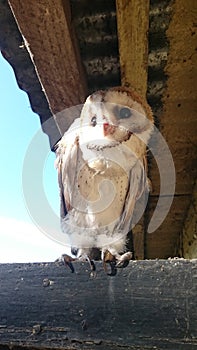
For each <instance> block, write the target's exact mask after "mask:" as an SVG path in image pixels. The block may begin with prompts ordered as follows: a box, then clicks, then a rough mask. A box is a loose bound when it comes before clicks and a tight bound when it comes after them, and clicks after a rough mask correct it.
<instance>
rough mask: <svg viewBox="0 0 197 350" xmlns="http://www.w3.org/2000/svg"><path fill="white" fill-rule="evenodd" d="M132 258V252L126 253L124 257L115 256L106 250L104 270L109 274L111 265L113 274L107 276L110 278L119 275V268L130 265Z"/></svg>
mask: <svg viewBox="0 0 197 350" xmlns="http://www.w3.org/2000/svg"><path fill="white" fill-rule="evenodd" d="M131 258H132V253H131V252H126V253H124V254H122V255H120V254H115V255H113V254H112V253H111V252H110V251H109V250H106V251H105V253H104V257H103V266H104V270H105V271H106V272H107V265H106V264H109V265H110V268H111V272H110V273H108V272H107V274H108V275H109V276H115V275H116V274H117V268H124V267H126V266H127V265H128V264H129V261H130V260H131Z"/></svg>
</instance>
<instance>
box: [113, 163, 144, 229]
mask: <svg viewBox="0 0 197 350" xmlns="http://www.w3.org/2000/svg"><path fill="white" fill-rule="evenodd" d="M148 192H149V183H148V178H147V176H146V159H145V158H144V159H137V161H136V162H135V164H134V166H133V167H132V168H131V170H130V173H129V184H128V190H127V194H126V198H125V204H124V208H123V212H122V215H121V219H120V222H119V225H118V226H119V229H120V230H123V231H124V232H125V233H127V232H129V230H130V229H131V225H132V226H133V225H134V224H135V223H137V222H138V221H139V219H140V217H141V215H142V214H143V211H144V209H145V205H146V201H147V198H148ZM136 204H137V205H136Z"/></svg>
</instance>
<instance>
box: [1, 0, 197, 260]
mask: <svg viewBox="0 0 197 350" xmlns="http://www.w3.org/2000/svg"><path fill="white" fill-rule="evenodd" d="M131 2H132V1H131ZM8 3H9V4H10V5H11V8H12V11H11V9H10V6H9V4H8ZM33 3H34V1H33V0H32V1H29V2H28V6H27V5H25V4H24V2H23V1H16V0H10V1H6V0H0V4H1V5H0V6H1V13H0V47H1V51H2V54H3V56H4V57H5V59H6V60H7V61H8V62H9V63H10V64H11V65H12V67H13V69H14V71H15V74H16V79H17V82H18V84H19V87H20V88H21V89H23V90H24V91H26V92H27V94H28V96H29V99H30V103H31V107H32V110H33V111H34V112H36V113H37V114H38V115H39V116H40V120H41V123H42V126H43V130H44V131H45V132H46V133H47V134H48V135H49V139H50V144H51V146H52V147H53V145H54V144H55V143H56V142H57V141H58V139H59V138H60V137H61V132H63V131H64V130H63V131H62V130H60V129H61V128H60V126H59V125H57V123H56V120H55V119H54V118H51V116H53V114H55V113H57V112H61V110H63V109H65V108H66V107H70V106H73V105H76V104H79V103H82V102H84V99H85V97H86V96H87V95H88V94H89V93H90V92H92V91H95V90H98V89H105V88H107V87H109V86H116V85H121V82H122V84H123V83H125V80H124V79H125V77H124V76H123V71H124V67H123V63H122V62H123V61H124V55H126V54H127V53H126V54H124V47H123V49H122V47H121V45H120V43H121V35H122V33H121V30H122V29H121V10H120V7H121V6H120V4H121V0H117V2H116V1H115V0H108V1H104V0H95V1H94V2H93V1H91V0H71V1H70V6H69V2H68V1H59V0H58V1H56V2H55V3H54V1H53V0H51V1H49V0H45V1H44V0H43V1H42V2H39V4H36V5H35V4H33ZM140 3H141V1H140V0H139V4H140ZM62 4H63V5H62ZM195 7H196V2H195V1H192V0H188V1H187V3H186V2H185V0H174V1H173V0H157V1H155V0H151V1H150V4H149V8H148V10H147V11H148V12H147V16H148V21H147V23H148V36H147V47H148V51H147V57H146V60H145V62H147V64H146V67H145V71H146V72H147V73H146V76H147V99H148V102H149V104H150V105H151V107H152V109H153V112H154V116H155V123H156V126H157V127H159V129H160V131H161V132H162V135H163V136H164V138H165V139H166V141H167V143H168V145H169V148H170V151H171V153H172V156H173V160H174V163H175V168H176V191H175V196H174V200H173V204H172V207H171V210H170V212H169V214H168V215H167V217H166V219H165V220H164V222H163V223H162V225H161V226H160V227H159V228H158V229H157V230H156V231H155V232H153V233H147V223H148V222H149V221H150V218H151V216H152V213H153V212H154V209H155V207H156V203H157V201H158V198H159V193H160V174H159V171H158V168H157V165H156V163H155V160H154V159H153V157H151V155H149V174H150V178H151V181H152V184H153V191H152V194H151V196H150V199H149V204H148V208H147V210H146V213H145V216H144V220H143V225H142V226H143V235H144V236H143V248H140V247H139V248H137V250H138V249H139V253H138V254H137V257H138V258H140V257H142V258H143V257H145V258H156V257H158V258H167V257H169V256H175V255H177V254H180V255H181V254H182V253H181V247H182V243H181V239H182V231H183V226H184V219H185V217H186V214H187V210H188V207H189V204H190V202H191V196H192V190H193V185H194V181H195V179H196V166H195V162H196V148H195V145H196V120H195V107H196V106H195V103H196V102H195V100H196V96H195V95H196V87H195V79H194V76H195V73H196V65H195V62H196V50H195V41H196V29H195V25H194V19H195ZM122 11H124V10H122ZM13 13H14V16H15V17H16V20H17V23H18V25H17V24H16V21H15V18H14V16H13ZM20 14H22V15H20ZM128 16H129V14H128ZM117 20H118V22H117ZM117 23H118V24H119V25H117ZM68 33H69V36H68ZM21 34H23V35H24V36H25V39H26V41H25V42H24V37H23V36H22V35H21ZM69 40H70V41H69ZM137 49H138V48H136V47H132V42H131V44H130V45H129V47H128V51H129V50H130V51H132V50H133V51H135V50H137ZM120 57H121V59H120ZM134 75H135V74H134ZM67 79H70V80H69V82H71V83H69V84H68V80H67ZM135 79H138V80H139V86H140V76H139V75H138V76H137V78H135ZM144 86H145V87H146V84H145V85H144ZM49 119H50V127H49V128H47V127H46V124H45V121H46V120H49ZM64 127H65V126H64ZM59 130H60V131H61V132H59ZM158 147H159V145H158ZM167 172H168V169H167V168H166V178H167V177H168V175H167ZM169 181H170V180H169ZM168 195H169V194H168V193H166V194H165V196H168ZM136 242H138V241H137V240H136ZM136 244H138V243H136ZM139 245H140V243H139ZM142 251H143V252H142Z"/></svg>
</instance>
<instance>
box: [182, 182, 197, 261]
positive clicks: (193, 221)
mask: <svg viewBox="0 0 197 350" xmlns="http://www.w3.org/2000/svg"><path fill="white" fill-rule="evenodd" d="M182 250H183V251H182V254H181V256H183V257H184V258H186V259H197V180H196V182H195V186H194V189H193V194H192V198H191V202H190V206H189V210H188V212H187V215H186V218H185V222H184V227H183V242H182Z"/></svg>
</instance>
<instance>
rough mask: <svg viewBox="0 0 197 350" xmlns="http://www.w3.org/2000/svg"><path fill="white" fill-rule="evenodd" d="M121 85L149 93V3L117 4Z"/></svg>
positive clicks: (129, 0)
mask: <svg viewBox="0 0 197 350" xmlns="http://www.w3.org/2000/svg"><path fill="white" fill-rule="evenodd" d="M116 7H117V26H118V40H119V53H120V69H121V81H122V85H125V86H133V87H135V88H136V89H137V90H138V91H139V92H140V93H141V95H142V96H144V97H145V96H146V91H147V63H148V40H147V34H148V26H149V0H146V1H144V0H127V1H125V0H116Z"/></svg>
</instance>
